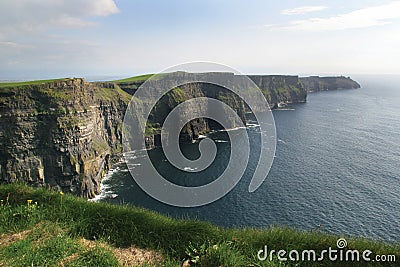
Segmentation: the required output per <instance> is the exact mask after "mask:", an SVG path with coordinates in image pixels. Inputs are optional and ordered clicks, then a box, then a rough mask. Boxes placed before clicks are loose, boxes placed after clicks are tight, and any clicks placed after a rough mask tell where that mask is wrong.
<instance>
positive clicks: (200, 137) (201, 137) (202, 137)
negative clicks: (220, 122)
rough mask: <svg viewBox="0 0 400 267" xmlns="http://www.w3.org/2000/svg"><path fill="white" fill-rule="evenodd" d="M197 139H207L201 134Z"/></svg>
mask: <svg viewBox="0 0 400 267" xmlns="http://www.w3.org/2000/svg"><path fill="white" fill-rule="evenodd" d="M197 138H198V139H204V138H207V136H205V135H202V134H199V136H198V137H197Z"/></svg>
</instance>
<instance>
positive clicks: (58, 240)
mask: <svg viewBox="0 0 400 267" xmlns="http://www.w3.org/2000/svg"><path fill="white" fill-rule="evenodd" d="M0 200H1V205H0V214H1V216H0V266H31V265H32V266H123V265H125V266H181V265H182V264H183V262H184V261H190V266H227V267H228V266H229V267H230V266H397V265H395V264H396V263H392V264H393V265H390V263H387V264H381V265H379V264H377V262H373V263H370V264H369V265H368V264H367V263H366V262H360V263H358V264H359V265H357V264H356V263H354V262H353V263H345V262H330V261H323V262H316V263H313V262H310V261H304V262H301V261H294V262H293V261H286V262H281V261H279V260H278V259H277V258H276V254H275V256H274V258H273V260H272V261H270V260H266V261H260V260H258V259H257V252H258V251H259V250H260V249H262V248H264V246H265V245H268V248H270V249H277V250H278V249H285V250H287V251H289V250H292V249H297V250H299V251H301V250H303V249H314V250H316V251H321V250H323V249H327V248H328V247H332V248H335V247H336V240H337V239H338V236H334V235H328V234H324V233H320V232H318V231H313V232H305V231H296V230H294V229H289V228H281V227H270V228H268V229H264V230H262V229H226V228H220V227H216V226H213V225H211V224H209V223H206V222H200V221H192V220H178V219H172V218H169V217H166V216H162V215H160V214H158V213H155V212H152V211H148V210H145V209H142V208H137V207H132V206H127V205H112V204H108V203H94V202H88V201H87V200H85V199H81V198H77V197H74V196H70V195H67V194H62V193H56V192H53V191H49V190H45V189H32V188H30V187H28V186H26V185H19V184H11V185H0ZM347 241H348V248H351V249H358V250H360V251H363V250H365V249H369V250H371V251H373V253H377V254H386V255H388V254H390V255H395V256H396V259H399V258H400V247H399V246H398V245H393V244H384V243H380V242H376V241H371V240H366V239H361V238H347ZM138 255H139V256H140V257H137V256H138ZM143 255H144V256H143ZM146 255H147V256H146ZM135 257H136V258H135Z"/></svg>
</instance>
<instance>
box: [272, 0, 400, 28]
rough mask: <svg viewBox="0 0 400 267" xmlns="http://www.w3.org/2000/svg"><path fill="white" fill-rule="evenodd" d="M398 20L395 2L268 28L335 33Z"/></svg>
mask: <svg viewBox="0 0 400 267" xmlns="http://www.w3.org/2000/svg"><path fill="white" fill-rule="evenodd" d="M398 18H400V1H393V2H390V3H388V4H385V5H380V6H374V7H366V8H362V9H358V10H355V11H352V12H349V13H346V14H341V15H337V16H333V17H328V18H310V19H306V20H296V21H291V22H289V24H287V25H276V24H274V25H266V27H267V28H269V29H272V30H294V31H334V30H346V29H358V28H367V27H373V26H381V25H385V24H389V23H391V21H390V20H393V19H398Z"/></svg>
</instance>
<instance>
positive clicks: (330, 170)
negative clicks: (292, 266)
mask: <svg viewBox="0 0 400 267" xmlns="http://www.w3.org/2000/svg"><path fill="white" fill-rule="evenodd" d="M352 78H354V79H355V80H357V81H358V82H359V83H360V84H361V86H362V88H360V89H350V90H338V91H325V92H318V93H310V94H309V95H308V99H307V103H299V104H292V105H290V106H288V107H286V108H285V109H282V110H274V111H273V114H274V119H275V124H276V130H277V147H276V156H275V159H274V163H273V165H272V168H271V170H270V173H269V174H268V177H267V179H266V180H265V181H264V183H263V184H262V185H261V186H260V188H258V190H256V191H255V192H253V193H249V192H248V185H249V182H250V179H251V175H252V171H254V168H255V164H256V159H257V147H259V145H260V132H259V128H258V127H256V126H254V125H253V126H251V127H248V128H247V129H237V131H247V132H248V135H249V139H250V146H251V149H252V151H253V152H252V154H251V157H250V160H249V164H248V166H247V169H246V172H245V174H244V176H243V177H242V179H241V180H240V182H239V183H238V184H237V185H236V187H235V188H234V189H233V190H232V191H231V192H229V193H228V194H227V195H225V196H224V197H223V198H221V199H219V200H217V201H216V202H213V203H211V204H208V205H205V206H202V207H196V208H178V207H173V206H169V205H166V204H163V203H160V202H159V201H157V200H155V199H153V198H151V197H150V196H148V195H147V194H146V193H145V192H143V191H142V190H141V189H140V188H139V186H138V185H137V184H136V183H135V181H134V179H133V178H132V177H131V175H130V173H129V171H128V169H127V166H126V163H124V162H120V163H118V164H116V165H115V166H114V167H113V170H111V171H110V172H109V173H108V174H107V176H106V178H105V179H104V180H103V182H102V185H101V187H102V194H101V195H99V196H97V198H96V200H97V201H108V202H112V203H118V204H131V205H135V206H140V207H145V208H147V209H151V210H154V211H157V212H160V213H162V214H166V215H169V216H172V217H177V218H191V219H198V220H205V221H209V222H212V223H214V224H217V225H221V226H225V227H246V226H250V227H259V228H268V227H270V226H271V225H285V226H289V227H294V228H297V229H303V230H315V229H319V230H320V231H324V232H328V233H335V234H345V235H352V236H363V237H368V238H374V239H378V240H384V241H388V242H392V241H395V242H399V241H400V228H399V225H400V77H398V76H353V77H352ZM208 136H209V137H210V138H212V139H214V140H215V141H216V145H217V148H218V152H217V156H216V159H215V160H214V162H213V164H212V165H211V166H210V167H209V168H207V169H206V170H204V171H202V172H200V173H197V174H193V176H190V177H189V176H188V173H187V172H184V171H180V170H177V169H175V168H174V167H173V166H171V165H170V164H169V163H168V161H167V160H166V158H165V156H164V154H163V153H162V150H161V149H154V150H151V151H149V155H150V157H151V159H152V162H153V163H154V165H156V166H157V169H158V171H159V172H160V173H162V174H164V175H166V176H167V177H170V178H169V179H170V181H173V182H174V183H177V184H181V185H191V186H198V185H202V184H206V183H208V182H210V181H212V180H213V179H215V178H216V177H218V175H219V174H221V173H222V172H223V170H224V167H225V166H226V165H227V162H228V160H229V156H230V153H229V151H230V146H231V145H240V144H231V143H230V142H229V139H228V136H227V134H226V132H223V131H222V132H214V133H211V134H209V135H208ZM181 149H182V152H183V153H184V154H185V155H186V156H187V157H188V158H196V157H198V155H199V152H198V143H194V144H187V145H182V146H181ZM142 153H146V151H138V152H136V154H135V157H134V162H132V164H133V167H135V166H137V167H140V164H141V155H142Z"/></svg>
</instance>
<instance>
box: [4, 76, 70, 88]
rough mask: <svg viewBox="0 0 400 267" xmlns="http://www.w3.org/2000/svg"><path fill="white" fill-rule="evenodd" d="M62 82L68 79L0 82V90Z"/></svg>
mask: <svg viewBox="0 0 400 267" xmlns="http://www.w3.org/2000/svg"><path fill="white" fill-rule="evenodd" d="M63 80H68V78H59V79H51V80H35V81H25V82H0V88H3V87H18V86H27V85H36V84H44V83H50V82H55V81H63Z"/></svg>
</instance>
